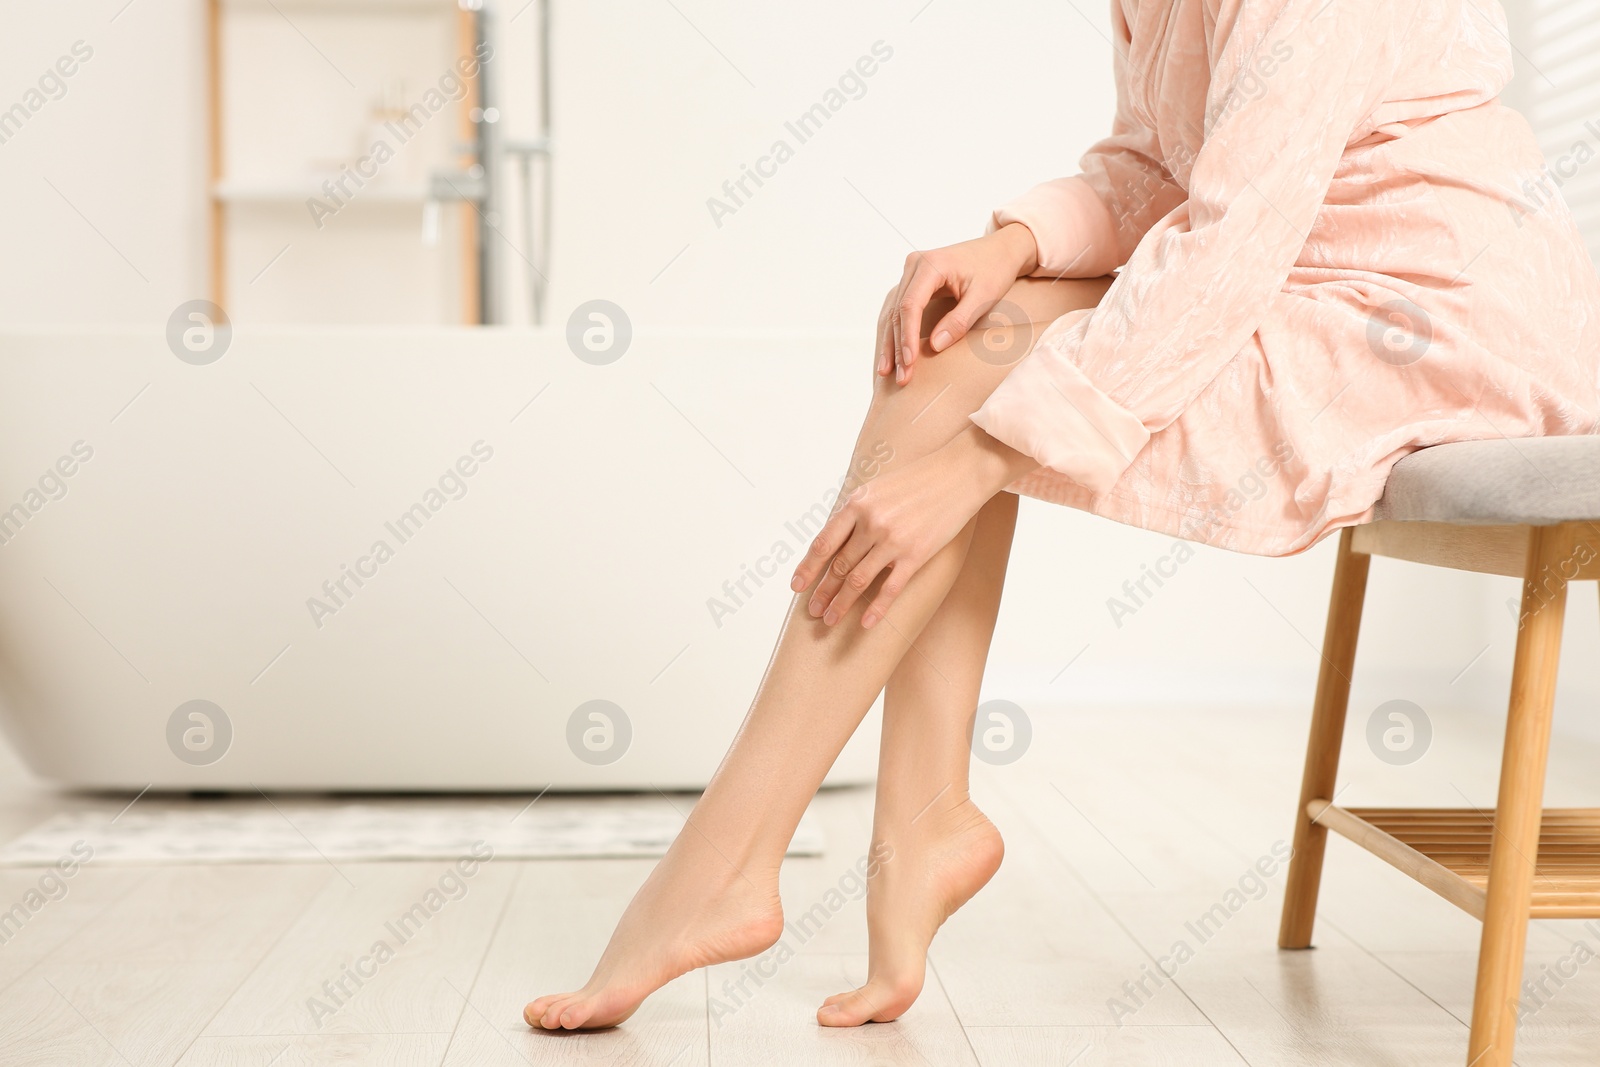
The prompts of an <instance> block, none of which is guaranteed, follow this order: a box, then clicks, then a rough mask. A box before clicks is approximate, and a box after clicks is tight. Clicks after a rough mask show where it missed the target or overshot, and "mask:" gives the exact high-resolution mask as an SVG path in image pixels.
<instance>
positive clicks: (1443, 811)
mask: <svg viewBox="0 0 1600 1067" xmlns="http://www.w3.org/2000/svg"><path fill="white" fill-rule="evenodd" d="M1306 812H1307V814H1308V815H1310V816H1311V819H1312V821H1313V822H1316V823H1318V824H1320V825H1322V826H1325V827H1327V828H1328V829H1329V830H1332V831H1334V832H1335V833H1337V834H1339V835H1341V836H1343V837H1346V838H1349V839H1350V840H1351V841H1354V842H1355V843H1356V844H1358V845H1360V846H1361V847H1362V848H1365V849H1366V850H1367V851H1369V852H1371V853H1372V854H1373V855H1375V856H1377V857H1379V858H1380V859H1382V860H1384V861H1385V862H1387V863H1389V864H1390V865H1392V866H1394V867H1395V868H1397V869H1399V870H1401V871H1403V872H1405V873H1406V874H1408V875H1410V876H1411V877H1412V878H1414V879H1416V880H1417V881H1418V882H1420V883H1422V884H1423V885H1425V886H1427V887H1428V888H1429V889H1431V890H1433V891H1434V892H1435V893H1438V894H1439V895H1440V896H1441V897H1444V898H1445V899H1446V900H1448V901H1450V902H1451V903H1452V904H1455V905H1456V906H1457V907H1459V908H1461V909H1462V910H1463V911H1465V912H1467V913H1468V914H1470V915H1473V916H1476V917H1477V918H1478V919H1482V918H1483V914H1484V906H1485V904H1486V902H1487V900H1488V894H1487V890H1486V886H1487V884H1488V877H1489V851H1490V846H1491V845H1492V844H1493V842H1494V812H1493V811H1477V810H1473V809H1470V808H1463V809H1454V808H1341V807H1339V806H1337V805H1335V804H1333V803H1331V802H1329V801H1327V800H1313V801H1311V802H1310V803H1309V804H1307V805H1306ZM1532 916H1533V918H1536V919H1555V918H1561V919H1582V918H1596V917H1600V808H1547V809H1545V812H1544V817H1543V820H1542V823H1541V827H1540V834H1539V855H1538V857H1537V858H1536V860H1535V864H1534V878H1533V911H1532Z"/></svg>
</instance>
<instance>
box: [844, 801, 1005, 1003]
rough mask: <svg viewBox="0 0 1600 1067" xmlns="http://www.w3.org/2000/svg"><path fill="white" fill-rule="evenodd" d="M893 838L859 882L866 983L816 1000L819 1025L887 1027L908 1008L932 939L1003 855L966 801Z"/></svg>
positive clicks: (991, 830)
mask: <svg viewBox="0 0 1600 1067" xmlns="http://www.w3.org/2000/svg"><path fill="white" fill-rule="evenodd" d="M897 836H898V837H899V840H893V841H889V842H888V844H889V845H891V846H892V848H893V856H892V858H891V859H889V860H887V861H885V862H884V863H883V864H882V865H880V866H879V868H878V870H877V873H876V875H875V876H874V877H872V878H871V879H869V880H868V882H867V934H868V953H869V956H868V963H867V982H866V984H865V985H863V986H861V987H860V988H859V989H853V990H850V991H849V992H847V993H838V994H835V995H834V996H831V997H829V998H828V999H827V1000H826V1001H824V1002H823V1004H822V1007H821V1008H819V1009H818V1010H817V1022H819V1023H821V1024H822V1025H823V1026H860V1025H861V1024H863V1023H867V1022H880V1023H882V1022H891V1021H893V1020H894V1019H898V1018H899V1017H900V1016H901V1015H902V1014H903V1013H904V1012H905V1011H906V1009H907V1008H909V1007H911V1005H912V1003H913V1002H914V1001H915V1000H916V999H917V996H918V994H920V993H921V992H922V983H923V979H924V976H925V974H926V970H927V961H928V946H929V945H930V944H931V943H932V942H933V935H934V934H935V933H937V932H938V930H939V927H940V926H942V925H943V924H944V921H945V920H946V919H948V918H949V917H950V916H951V915H953V914H955V911H956V909H957V908H959V907H961V905H963V904H965V903H966V902H967V901H968V900H969V899H971V897H972V895H973V894H974V893H976V892H977V891H978V890H980V889H982V888H983V887H984V886H985V885H986V884H988V881H989V879H990V878H992V877H994V873H995V871H997V870H999V869H1000V861H1001V859H1002V858H1003V857H1004V855H1005V843H1004V842H1003V841H1002V840H1001V838H1000V831H998V830H996V829H995V827H994V824H993V823H991V822H990V821H989V819H988V817H987V816H985V815H984V814H983V812H981V811H979V810H978V808H977V805H975V804H973V803H972V801H971V800H963V801H961V802H959V803H958V804H956V805H955V806H953V807H951V808H948V809H946V810H929V811H927V812H925V813H924V814H923V815H921V816H919V817H918V818H917V819H916V820H915V821H914V822H913V823H912V824H911V825H910V826H909V827H907V828H906V830H905V831H904V832H903V833H901V834H898V835H897ZM876 847H881V846H877V845H875V848H876Z"/></svg>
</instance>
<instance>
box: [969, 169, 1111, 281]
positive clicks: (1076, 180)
mask: <svg viewBox="0 0 1600 1067" xmlns="http://www.w3.org/2000/svg"><path fill="white" fill-rule="evenodd" d="M1013 222H1020V223H1022V225H1024V226H1026V227H1027V228H1028V230H1029V232H1031V233H1032V234H1033V240H1034V243H1035V244H1036V245H1038V247H1039V267H1038V269H1037V270H1035V271H1034V272H1033V276H1034V277H1035V278H1098V277H1100V276H1101V275H1104V274H1110V273H1111V272H1112V271H1113V270H1115V269H1116V268H1117V267H1119V266H1121V265H1122V264H1121V262H1120V257H1119V256H1118V255H1117V227H1116V223H1115V220H1114V219H1112V217H1111V212H1110V211H1109V210H1108V209H1107V208H1106V205H1105V201H1103V200H1101V199H1100V195H1099V194H1098V193H1096V192H1095V191H1094V187H1093V186H1091V185H1090V184H1089V183H1088V181H1086V180H1085V179H1084V178H1083V177H1082V176H1081V175H1074V176H1072V177H1070V178H1057V179H1055V180H1054V181H1048V182H1045V183H1044V184H1042V185H1036V186H1034V187H1033V188H1032V189H1030V190H1028V191H1027V192H1026V193H1023V194H1022V195H1021V196H1019V197H1017V198H1016V199H1015V200H1012V201H1010V202H1009V203H1006V204H1002V205H1001V206H1000V207H998V208H996V209H995V211H994V213H993V214H992V215H990V217H989V227H988V230H987V232H989V233H993V232H994V231H995V230H998V229H999V228H1000V227H1002V226H1005V225H1008V224H1010V223H1013Z"/></svg>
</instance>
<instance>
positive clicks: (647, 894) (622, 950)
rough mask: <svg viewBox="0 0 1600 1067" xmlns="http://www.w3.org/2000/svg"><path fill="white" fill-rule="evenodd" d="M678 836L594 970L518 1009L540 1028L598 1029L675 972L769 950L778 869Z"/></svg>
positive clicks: (777, 918) (776, 919)
mask: <svg viewBox="0 0 1600 1067" xmlns="http://www.w3.org/2000/svg"><path fill="white" fill-rule="evenodd" d="M691 838H692V834H691V833H690V832H689V831H685V834H684V835H683V836H682V837H680V838H679V839H678V842H677V843H676V844H674V845H673V847H672V849H671V850H670V851H669V852H668V853H667V855H666V856H664V857H662V860H661V862H660V863H659V864H657V866H656V869H655V870H654V871H652V872H650V877H649V878H647V879H646V880H645V883H644V885H642V886H640V887H639V892H638V893H636V894H634V898H633V901H632V902H631V903H630V904H629V905H628V909H627V911H625V912H623V915H622V921H621V922H619V923H618V924H617V928H616V930H615V931H614V932H613V933H612V935H611V941H610V942H609V943H608V944H607V945H606V950H605V952H604V953H603V954H602V955H601V956H600V962H599V963H598V964H597V965H596V966H595V969H594V974H593V975H591V976H590V978H589V982H588V984H587V985H585V986H584V987H583V988H582V989H580V990H578V991H577V992H574V993H555V994H550V995H548V996H543V997H540V998H539V999H538V1000H535V1001H534V1002H533V1003H531V1004H529V1005H528V1006H527V1007H526V1008H524V1009H523V1010H522V1017H523V1018H524V1019H525V1020H527V1023H528V1025H529V1026H533V1027H537V1028H539V1029H543V1030H599V1029H602V1028H604V1027H607V1026H616V1025H617V1024H618V1023H620V1022H622V1021H623V1020H624V1019H626V1018H628V1016H630V1015H632V1014H633V1013H634V1012H635V1011H636V1010H638V1007H639V1005H640V1004H641V1003H643V1001H644V998H645V997H647V996H649V995H650V994H651V993H654V992H655V991H656V990H657V989H660V988H661V987H662V986H664V985H666V984H667V983H668V982H670V981H672V980H673V979H674V978H676V977H678V976H679V975H680V974H684V973H685V972H687V971H692V970H694V969H696V968H698V967H707V966H710V965H711V964H713V963H723V962H726V961H728V960H741V959H744V958H746V957H748V956H754V955H756V954H757V953H759V952H763V951H765V950H766V949H768V948H770V947H772V945H774V944H775V943H777V940H778V938H779V936H780V935H781V934H782V933H783V907H782V905H781V904H780V903H779V901H778V872H777V870H776V868H773V869H769V870H756V869H754V868H753V867H748V868H747V869H746V870H744V871H740V870H736V869H734V868H733V866H732V865H731V864H729V863H728V862H727V860H726V859H724V858H722V857H721V856H719V855H717V854H716V853H715V851H714V850H710V849H708V848H706V847H705V842H696V841H693V840H691Z"/></svg>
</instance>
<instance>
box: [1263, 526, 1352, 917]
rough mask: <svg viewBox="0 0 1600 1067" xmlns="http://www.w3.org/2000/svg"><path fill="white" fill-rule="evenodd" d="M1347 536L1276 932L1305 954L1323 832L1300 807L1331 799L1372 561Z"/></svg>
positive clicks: (1326, 634) (1338, 568)
mask: <svg viewBox="0 0 1600 1067" xmlns="http://www.w3.org/2000/svg"><path fill="white" fill-rule="evenodd" d="M1351 537H1352V532H1351V528H1349V527H1346V528H1345V529H1344V530H1342V531H1341V532H1340V534H1339V557H1338V561H1337V562H1336V563H1335V564H1334V568H1333V594H1332V596H1331V597H1330V598H1329V602H1328V626H1327V630H1326V631H1325V632H1324V634H1323V638H1322V668H1321V670H1320V671H1319V672H1318V674H1317V697H1316V702H1315V703H1314V704H1313V706H1312V711H1311V740H1310V741H1309V742H1308V743H1307V745H1306V766H1305V773H1304V775H1303V776H1302V777H1301V779H1300V806H1299V807H1298V808H1296V809H1295V823H1294V856H1293V858H1292V859H1290V861H1289V881H1288V886H1287V894H1286V896H1285V898H1284V902H1283V920H1282V922H1281V924H1280V925H1279V927H1278V947H1279V948H1310V947H1311V928H1312V926H1313V924H1314V923H1315V922H1316V916H1317V890H1318V888H1319V887H1320V885H1321V884H1322V856H1323V852H1324V851H1325V850H1326V848H1327V844H1328V831H1327V829H1326V828H1325V827H1323V826H1321V825H1319V824H1318V823H1314V822H1312V821H1311V817H1310V816H1309V815H1308V814H1306V805H1307V804H1309V803H1310V802H1311V801H1313V800H1316V799H1319V798H1320V799H1323V800H1331V799H1333V786H1334V779H1335V778H1336V777H1337V776H1338V773H1339V748H1340V746H1341V744H1342V743H1343V741H1344V719H1345V712H1346V710H1347V709H1348V708H1349V706H1350V674H1351V672H1352V671H1353V670H1354V668H1355V662H1356V637H1357V635H1358V634H1359V633H1360V631H1361V606H1362V603H1363V602H1364V601H1365V599H1366V595H1367V569H1368V567H1369V565H1370V564H1371V562H1372V557H1371V556H1368V555H1366V554H1365V553H1361V552H1354V551H1352V550H1351V547H1350V543H1351Z"/></svg>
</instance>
